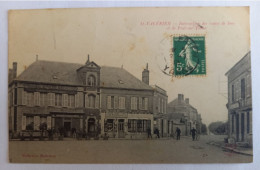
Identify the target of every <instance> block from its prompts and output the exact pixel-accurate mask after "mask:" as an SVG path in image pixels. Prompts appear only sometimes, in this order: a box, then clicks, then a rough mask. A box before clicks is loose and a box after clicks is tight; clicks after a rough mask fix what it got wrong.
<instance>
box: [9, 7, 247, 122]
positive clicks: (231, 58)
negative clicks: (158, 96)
mask: <svg viewBox="0 0 260 170" xmlns="http://www.w3.org/2000/svg"><path fill="white" fill-rule="evenodd" d="M198 24H199V25H200V26H202V28H203V29H200V27H198ZM249 30H250V28H249V9H248V8H247V7H197V8H196V7H187V8H180V7H179V8H145V9H144V8H106V9H104V8H100V9H95V8H93V9H56V10H55V9H47V10H16V11H9V30H8V31H9V34H8V35H9V40H8V41H9V42H8V43H9V44H8V45H9V47H8V48H9V54H8V56H9V68H11V67H12V62H14V61H15V62H17V63H18V74H20V73H21V72H22V71H23V70H24V69H26V68H27V67H28V66H29V65H30V64H31V63H33V62H35V60H36V55H38V59H39V60H49V61H60V62H72V63H82V64H84V63H85V62H86V60H87V56H88V54H89V55H90V60H92V61H94V62H95V63H97V64H98V65H100V66H104V65H106V66H115V67H121V66H123V68H124V69H126V70H127V71H129V72H130V73H131V74H133V75H135V76H136V77H137V78H139V79H141V74H142V70H143V69H144V68H145V66H146V63H148V64H149V70H150V84H151V85H153V84H156V85H158V86H160V87H161V88H163V89H165V90H166V91H167V94H168V102H170V101H172V100H173V99H175V98H177V96H178V94H179V93H181V94H184V97H185V98H189V99H190V104H191V105H192V106H194V107H195V108H197V110H198V112H199V113H200V114H201V116H202V121H203V122H204V123H206V124H209V123H210V122H213V121H226V120H227V108H226V104H227V79H226V77H225V73H226V72H227V71H228V70H229V69H230V68H231V67H232V66H233V65H234V64H235V63H236V62H238V61H239V60H240V59H241V58H242V57H243V56H244V55H245V54H246V53H247V52H248V51H249V50H250V32H249ZM178 35H188V36H196V35H203V36H205V37H206V40H205V41H206V42H205V43H206V67H207V74H206V75H205V76H200V77H199V76H187V77H181V78H176V77H171V76H167V75H165V74H164V73H162V71H161V69H163V68H164V67H165V65H166V64H167V65H169V66H170V65H171V62H172V59H171V49H172V47H173V45H172V36H178Z"/></svg>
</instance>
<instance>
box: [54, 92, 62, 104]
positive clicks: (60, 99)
mask: <svg viewBox="0 0 260 170" xmlns="http://www.w3.org/2000/svg"><path fill="white" fill-rule="evenodd" d="M61 102H62V95H61V94H56V95H55V106H62V103H61Z"/></svg>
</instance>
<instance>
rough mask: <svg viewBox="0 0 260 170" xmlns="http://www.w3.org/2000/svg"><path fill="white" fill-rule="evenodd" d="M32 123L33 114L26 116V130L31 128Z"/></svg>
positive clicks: (32, 126)
mask: <svg viewBox="0 0 260 170" xmlns="http://www.w3.org/2000/svg"><path fill="white" fill-rule="evenodd" d="M33 129H34V123H33V116H27V117H26V130H33Z"/></svg>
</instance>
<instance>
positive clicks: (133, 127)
mask: <svg viewBox="0 0 260 170" xmlns="http://www.w3.org/2000/svg"><path fill="white" fill-rule="evenodd" d="M148 128H151V120H135V119H128V131H129V132H147V129H148Z"/></svg>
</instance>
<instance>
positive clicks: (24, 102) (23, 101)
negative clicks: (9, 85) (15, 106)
mask: <svg viewBox="0 0 260 170" xmlns="http://www.w3.org/2000/svg"><path fill="white" fill-rule="evenodd" d="M22 95H23V96H22V105H27V92H26V91H23V94H22Z"/></svg>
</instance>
